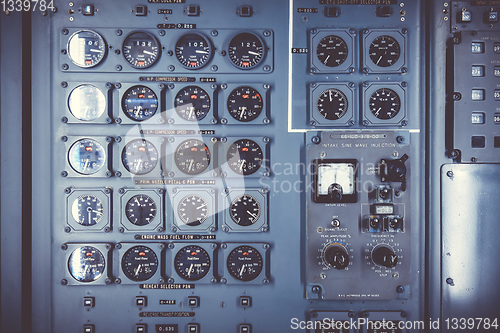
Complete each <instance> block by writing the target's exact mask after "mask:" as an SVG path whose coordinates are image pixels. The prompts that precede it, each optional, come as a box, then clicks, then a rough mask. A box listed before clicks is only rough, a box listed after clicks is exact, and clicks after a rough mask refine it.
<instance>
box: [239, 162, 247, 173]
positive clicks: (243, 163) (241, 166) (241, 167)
mask: <svg viewBox="0 0 500 333" xmlns="http://www.w3.org/2000/svg"><path fill="white" fill-rule="evenodd" d="M246 163H247V161H245V160H241V164H240V170H241V171H243V166H244V165H245V164H246Z"/></svg>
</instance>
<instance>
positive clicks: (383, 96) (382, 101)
mask: <svg viewBox="0 0 500 333" xmlns="http://www.w3.org/2000/svg"><path fill="white" fill-rule="evenodd" d="M400 109H401V100H400V99H399V96H398V94H397V93H396V92H395V91H394V90H392V89H389V88H380V89H377V90H376V91H375V92H374V93H373V94H372V95H371V97H370V111H371V112H372V113H373V115H374V116H375V117H377V118H378V119H391V118H394V117H395V116H396V115H397V114H398V113H399V110H400Z"/></svg>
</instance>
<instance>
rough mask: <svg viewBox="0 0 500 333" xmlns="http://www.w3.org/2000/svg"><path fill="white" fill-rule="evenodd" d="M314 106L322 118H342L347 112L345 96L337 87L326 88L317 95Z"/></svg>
mask: <svg viewBox="0 0 500 333" xmlns="http://www.w3.org/2000/svg"><path fill="white" fill-rule="evenodd" d="M316 106H317V108H318V112H319V114H320V115H321V116H323V118H325V119H328V120H337V119H340V118H342V117H343V116H344V115H345V114H346V112H347V107H348V102H347V97H346V96H345V94H344V93H343V92H342V91H340V90H338V89H335V88H331V89H327V90H325V91H323V92H322V93H321V94H320V95H319V96H318V100H317V102H316Z"/></svg>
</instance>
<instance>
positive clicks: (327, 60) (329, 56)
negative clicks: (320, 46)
mask: <svg viewBox="0 0 500 333" xmlns="http://www.w3.org/2000/svg"><path fill="white" fill-rule="evenodd" d="M328 59H330V55H328V57H326V59H325V61H323V62H324V63H325V64H326V62H327V61H328Z"/></svg>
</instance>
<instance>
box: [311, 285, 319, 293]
mask: <svg viewBox="0 0 500 333" xmlns="http://www.w3.org/2000/svg"><path fill="white" fill-rule="evenodd" d="M311 291H312V292H313V293H315V294H319V292H320V291H321V287H320V286H313V287H312V289H311Z"/></svg>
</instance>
